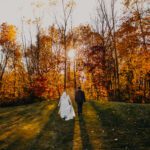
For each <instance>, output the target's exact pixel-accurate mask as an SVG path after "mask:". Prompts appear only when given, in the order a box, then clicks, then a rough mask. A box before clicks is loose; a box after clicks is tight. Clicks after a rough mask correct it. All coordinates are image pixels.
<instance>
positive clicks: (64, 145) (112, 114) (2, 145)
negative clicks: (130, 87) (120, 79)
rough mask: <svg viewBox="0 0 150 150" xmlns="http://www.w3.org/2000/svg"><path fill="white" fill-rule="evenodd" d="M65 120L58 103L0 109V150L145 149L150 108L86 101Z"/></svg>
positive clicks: (148, 137) (147, 142)
mask: <svg viewBox="0 0 150 150" xmlns="http://www.w3.org/2000/svg"><path fill="white" fill-rule="evenodd" d="M83 111H84V113H83V116H81V117H76V118H75V119H74V120H70V121H64V120H62V119H61V118H60V117H59V115H58V107H57V102H56V101H53V102H40V103H35V104H31V105H26V106H16V107H8V108H0V150H53V149H54V150H55V149H56V150H72V149H74V150H90V149H91V150H93V149H95V150H99V149H102V150H148V149H150V144H149V142H150V105H138V104H125V103H99V102H86V103H85V104H84V109H83Z"/></svg>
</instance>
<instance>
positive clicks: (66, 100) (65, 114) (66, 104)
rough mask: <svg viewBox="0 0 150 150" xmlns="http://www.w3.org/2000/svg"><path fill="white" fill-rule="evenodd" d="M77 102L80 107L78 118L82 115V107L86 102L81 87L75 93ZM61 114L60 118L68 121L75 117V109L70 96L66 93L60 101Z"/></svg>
mask: <svg viewBox="0 0 150 150" xmlns="http://www.w3.org/2000/svg"><path fill="white" fill-rule="evenodd" d="M75 101H76V104H77V107H78V116H79V115H81V114H82V106H83V103H84V102H85V94H84V91H82V90H81V87H78V89H77V91H76V92H75ZM58 106H59V114H60V117H61V118H63V119H65V120H66V121H67V120H70V119H73V118H74V117H75V112H74V108H73V105H72V102H71V99H70V97H69V95H67V94H66V92H63V94H62V96H61V98H60V101H59V105H58Z"/></svg>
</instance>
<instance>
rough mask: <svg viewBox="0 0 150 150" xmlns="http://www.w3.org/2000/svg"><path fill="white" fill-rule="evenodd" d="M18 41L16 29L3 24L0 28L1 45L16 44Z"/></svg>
mask: <svg viewBox="0 0 150 150" xmlns="http://www.w3.org/2000/svg"><path fill="white" fill-rule="evenodd" d="M15 40H16V27H15V26H13V25H8V24H7V23H3V24H2V25H1V26H0V44H2V45H3V44H4V43H6V42H14V41H15Z"/></svg>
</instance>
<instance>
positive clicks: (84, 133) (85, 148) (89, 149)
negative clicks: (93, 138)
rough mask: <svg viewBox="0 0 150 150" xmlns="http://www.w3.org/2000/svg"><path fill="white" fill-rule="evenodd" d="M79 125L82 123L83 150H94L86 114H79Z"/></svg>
mask: <svg viewBox="0 0 150 150" xmlns="http://www.w3.org/2000/svg"><path fill="white" fill-rule="evenodd" d="M79 125H80V133H81V139H82V146H83V147H82V149H83V150H92V144H91V143H90V139H89V135H88V132H87V129H86V122H85V120H84V116H79Z"/></svg>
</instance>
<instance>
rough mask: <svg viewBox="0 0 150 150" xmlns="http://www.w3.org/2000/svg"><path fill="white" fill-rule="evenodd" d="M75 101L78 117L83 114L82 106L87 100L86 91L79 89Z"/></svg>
mask: <svg viewBox="0 0 150 150" xmlns="http://www.w3.org/2000/svg"><path fill="white" fill-rule="evenodd" d="M75 101H76V103H77V106H78V116H79V115H81V114H82V106H83V103H84V102H85V101H86V100H85V94H84V91H82V90H81V87H78V89H77V91H76V93H75Z"/></svg>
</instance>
